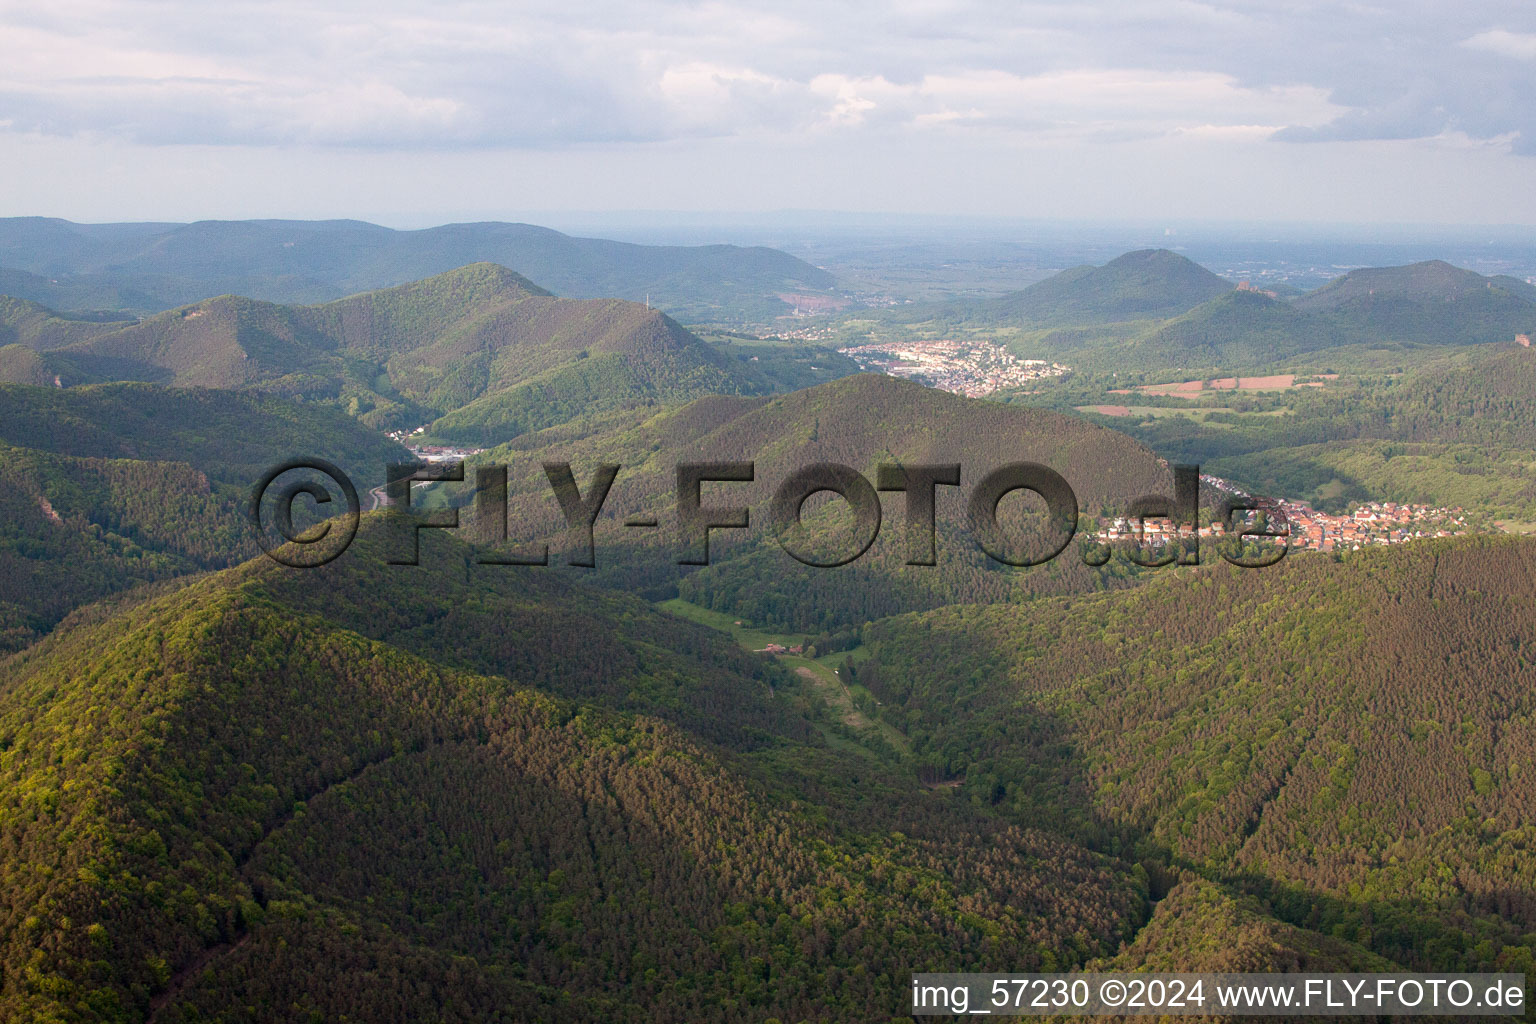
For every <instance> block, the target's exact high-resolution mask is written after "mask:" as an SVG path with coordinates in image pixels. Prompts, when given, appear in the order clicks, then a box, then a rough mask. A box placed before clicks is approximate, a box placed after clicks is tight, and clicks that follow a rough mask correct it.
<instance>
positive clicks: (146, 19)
mask: <svg viewBox="0 0 1536 1024" xmlns="http://www.w3.org/2000/svg"><path fill="white" fill-rule="evenodd" d="M1533 172H1536V4H1532V3H1530V2H1529V0H1455V2H1451V0H1407V2H1395V3H1379V4H1372V3H1347V2H1335V0H1316V2H1308V0H1270V2H1269V3H1267V4H1264V5H1257V4H1253V3H1251V2H1245V3H1238V2H1227V0H1212V2H1195V0H1069V2H1061V3H1040V2H998V3H994V4H971V3H948V2H940V0H931V2H890V0H884V2H880V3H869V4H861V3H827V2H824V0H822V2H799V0H774V2H771V3H769V2H764V3H730V4H723V3H644V2H634V0H626V2H622V3H594V4H579V3H572V2H571V0H564V2H551V3H517V4H496V3H452V2H447V3H443V2H439V3H433V4H430V5H428V4H425V3H418V4H411V5H405V4H398V3H391V2H388V0H368V2H366V3H347V2H339V0H305V2H300V3H290V2H275V3H261V4H254V3H239V2H236V3H228V2H219V3H208V2H207V0H160V2H142V3H141V2H102V0H48V2H47V3H38V2H37V0H25V2H10V0H0V215H17V214H48V215H53V216H65V217H71V218H74V219H79V220H124V219H168V220H187V219H195V218H201V217H252V216H293V217H328V216H355V217H364V218H367V219H372V220H376V221H380V222H383V223H388V224H393V225H399V226H419V225H422V224H427V223H435V222H440V221H443V220H449V219H454V220H462V219H492V218H497V219H503V218H511V217H520V218H536V215H537V214H538V213H540V212H541V211H556V210H621V209H645V210H710V211H739V212H757V211H766V210H775V209H784V208H794V209H802V210H851V211H892V212H896V213H918V212H922V213H946V214H988V213H996V214H999V215H1007V216H1025V217H1071V218H1106V219H1118V218H1128V217H1134V218H1149V219H1159V218H1164V219H1171V218H1199V217H1209V218H1221V219H1254V220H1271V219H1273V220H1308V221H1330V220H1332V221H1357V222H1400V221H1414V222H1434V223H1493V224H1497V223H1505V224H1507V223H1522V224H1536V187H1533V183H1536V173H1533Z"/></svg>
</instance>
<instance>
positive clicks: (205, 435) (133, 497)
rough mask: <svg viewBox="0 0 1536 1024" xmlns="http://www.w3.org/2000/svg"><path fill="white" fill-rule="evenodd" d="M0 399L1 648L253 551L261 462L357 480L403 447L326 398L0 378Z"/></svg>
mask: <svg viewBox="0 0 1536 1024" xmlns="http://www.w3.org/2000/svg"><path fill="white" fill-rule="evenodd" d="M0 410H3V411H4V415H0V650H13V649H15V648H18V647H22V646H24V645H26V644H28V643H31V642H32V641H34V640H36V639H37V637H38V636H40V635H42V634H44V633H46V632H47V631H48V630H49V629H52V628H53V626H54V624H55V623H57V622H58V621H59V620H60V619H61V618H63V617H64V616H65V615H67V614H68V613H69V612H70V611H72V610H74V609H75V608H77V607H79V606H81V605H83V604H86V603H88V602H91V601H95V600H98V599H100V598H102V597H104V596H106V595H109V594H114V593H117V592H119V591H122V590H126V589H129V588H131V587H134V586H137V585H139V584H142V583H148V582H152V581H160V580H167V579H171V578H173V577H177V576H183V575H186V574H188V573H195V572H201V571H204V570H208V569H218V568H224V567H226V566H229V565H233V564H236V563H238V562H241V561H244V560H245V559H247V558H250V557H251V556H252V555H254V554H256V551H257V549H256V545H255V538H254V536H253V534H252V531H251V529H250V526H249V524H248V523H247V521H246V518H245V507H246V502H247V501H248V495H249V493H250V488H251V487H252V486H253V485H254V484H255V482H256V480H257V479H258V478H259V477H260V476H261V474H262V473H264V472H266V471H267V470H268V469H269V468H271V467H272V466H275V465H277V464H279V463H281V462H284V461H287V460H288V459H292V458H294V457H296V456H304V455H322V456H323V457H325V458H326V459H328V460H330V461H332V462H335V463H337V464H338V465H340V466H341V467H342V468H343V471H344V472H347V473H349V474H350V475H352V476H353V477H354V479H356V480H358V481H359V482H360V488H359V489H361V482H363V481H372V482H374V483H377V482H379V481H382V480H383V479H384V467H385V466H386V465H387V464H388V463H390V462H400V461H404V460H406V459H408V458H409V457H410V456H409V453H408V452H407V451H406V450H405V449H404V448H403V447H401V446H400V445H398V444H396V443H395V442H393V441H391V440H389V439H388V438H386V437H383V436H381V435H379V434H377V433H375V432H374V431H371V430H368V429H367V428H365V427H363V426H362V425H361V424H359V423H358V422H357V421H356V420H354V419H352V418H351V417H349V416H346V415H344V414H343V413H341V412H339V411H337V410H335V409H329V408H325V407H322V406H316V405H299V404H295V403H291V402H285V401H282V400H279V399H276V398H271V397H262V396H256V395H245V394H237V393H234V392H228V391H213V390H201V389H175V390H172V389H166V388H158V387H155V386H153V385H148V384H103V385H97V386H93V387H85V388H67V389H62V390H61V389H58V388H54V387H26V386H22V385H15V384H0ZM372 485H373V484H372V483H370V484H368V486H372Z"/></svg>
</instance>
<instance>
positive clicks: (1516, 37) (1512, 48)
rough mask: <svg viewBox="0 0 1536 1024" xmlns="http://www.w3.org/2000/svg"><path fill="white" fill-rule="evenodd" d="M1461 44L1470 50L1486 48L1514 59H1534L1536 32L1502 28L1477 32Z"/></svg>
mask: <svg viewBox="0 0 1536 1024" xmlns="http://www.w3.org/2000/svg"><path fill="white" fill-rule="evenodd" d="M1461 45H1462V46H1465V47H1467V48H1468V49H1472V50H1487V51H1488V52H1489V53H1497V54H1499V55H1501V56H1504V57H1513V58H1515V59H1516V60H1536V32H1509V31H1506V30H1505V29H1502V28H1494V29H1489V30H1488V31H1487V32H1479V33H1478V34H1477V35H1475V36H1472V37H1471V38H1469V39H1463V40H1462V41H1461Z"/></svg>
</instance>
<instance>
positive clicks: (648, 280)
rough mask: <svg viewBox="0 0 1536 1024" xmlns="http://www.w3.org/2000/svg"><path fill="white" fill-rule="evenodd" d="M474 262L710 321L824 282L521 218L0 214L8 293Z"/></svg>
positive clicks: (72, 300)
mask: <svg viewBox="0 0 1536 1024" xmlns="http://www.w3.org/2000/svg"><path fill="white" fill-rule="evenodd" d="M480 262H490V263H499V264H502V265H504V266H508V267H511V268H512V269H514V270H516V271H517V272H518V273H520V274H522V275H524V276H525V277H527V278H530V279H531V280H534V281H538V282H540V283H541V284H543V285H544V286H545V287H548V288H550V289H552V290H553V291H555V292H556V293H558V294H561V295H567V296H571V297H575V298H608V297H617V298H623V299H628V300H630V301H632V302H642V301H645V300H646V298H647V296H649V299H650V301H651V302H652V303H653V304H655V305H656V306H658V307H660V308H662V309H665V310H667V311H669V312H670V313H672V314H673V315H676V316H680V317H686V318H689V319H694V320H710V321H720V322H740V321H761V320H766V319H770V318H771V317H774V316H778V315H780V314H783V313H785V312H788V311H789V310H790V309H791V308H792V307H791V306H789V305H787V304H786V303H785V302H784V301H783V300H781V299H780V298H778V295H779V294H780V293H826V294H833V293H834V292H835V288H836V281H835V279H834V278H833V277H832V275H830V274H828V273H827V272H826V271H824V270H820V269H818V268H816V267H813V266H811V265H810V264H808V263H805V262H803V261H801V260H799V259H796V258H795V257H793V256H789V255H787V254H785V253H782V252H779V251H777V250H774V249H766V248H761V247H745V248H744V247H739V246H731V245H708V246H655V245H634V244H629V243H624V242H612V241H607V240H604V239H597V238H576V237H572V236H570V235H565V234H561V233H560V232H558V231H552V230H550V229H549V228H541V227H536V226H534V225H531V224H501V223H479V224H450V225H445V226H442V227H436V228H429V229H425V230H421V231H393V230H390V229H389V228H383V227H379V226H377V225H374V224H366V223H363V222H360V221H202V222H198V223H195V224H117V225H83V224H73V223H71V222H69V221H61V220H52V219H47V218H37V217H31V218H10V219H0V268H9V269H11V270H16V271H23V272H26V273H29V274H32V275H46V276H47V279H48V282H47V283H46V284H44V283H42V282H39V281H37V280H26V279H18V280H14V281H13V285H14V286H15V287H17V288H18V294H23V297H26V298H31V299H33V300H34V301H39V302H44V303H45V304H49V305H64V306H67V307H69V308H92V309H98V308H129V309H137V310H141V311H147V312H154V311H158V310H160V309H165V308H169V307H171V306H176V305H182V304H185V303H187V302H190V301H193V300H195V299H200V298H204V297H206V296H211V295H218V294H223V293H238V294H242V295H249V296H252V297H254V298H259V299H264V300H266V301H269V302H278V303H287V304H292V303H306V304H309V303H316V302H323V301H326V300H328V299H334V298H339V297H341V296H344V295H347V294H350V293H354V292H359V291H368V290H376V289H379V288H385V287H390V286H393V285H397V284H402V283H405V282H409V281H415V280H419V279H421V278H424V277H430V276H433V275H436V274H441V273H444V272H446V271H449V270H452V269H454V268H456V267H461V266H464V265H466V264H470V263H480ZM3 283H4V279H3V278H0V284H3ZM77 303H78V305H77ZM115 303H121V305H114V304H115Z"/></svg>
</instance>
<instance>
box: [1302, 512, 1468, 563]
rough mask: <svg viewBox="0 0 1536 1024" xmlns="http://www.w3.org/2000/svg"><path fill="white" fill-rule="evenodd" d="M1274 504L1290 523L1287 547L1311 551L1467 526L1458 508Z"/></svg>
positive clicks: (1448, 531)
mask: <svg viewBox="0 0 1536 1024" xmlns="http://www.w3.org/2000/svg"><path fill="white" fill-rule="evenodd" d="M1278 504H1279V506H1280V508H1281V511H1283V512H1284V513H1285V516H1286V518H1287V519H1288V520H1289V521H1290V524H1291V547H1293V548H1303V549H1310V550H1314V551H1345V550H1351V551H1352V550H1358V549H1359V548H1362V547H1367V546H1370V545H1374V544H1403V543H1406V542H1408V541H1411V540H1419V539H1422V538H1424V537H1450V536H1454V535H1456V534H1460V533H1467V532H1469V530H1470V529H1471V527H1470V526H1469V525H1468V524H1467V517H1466V513H1465V512H1464V511H1463V510H1462V509H1460V508H1445V507H1436V506H1431V505H1411V504H1402V505H1400V504H1398V503H1397V502H1395V501H1372V502H1367V503H1366V504H1363V505H1360V506H1359V507H1357V508H1356V509H1354V510H1353V511H1352V512H1347V513H1345V514H1343V515H1330V514H1328V513H1326V512H1319V511H1318V510H1317V509H1315V508H1312V507H1311V506H1310V505H1307V504H1305V503H1303V502H1299V501H1285V500H1281V501H1280V502H1278Z"/></svg>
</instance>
